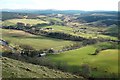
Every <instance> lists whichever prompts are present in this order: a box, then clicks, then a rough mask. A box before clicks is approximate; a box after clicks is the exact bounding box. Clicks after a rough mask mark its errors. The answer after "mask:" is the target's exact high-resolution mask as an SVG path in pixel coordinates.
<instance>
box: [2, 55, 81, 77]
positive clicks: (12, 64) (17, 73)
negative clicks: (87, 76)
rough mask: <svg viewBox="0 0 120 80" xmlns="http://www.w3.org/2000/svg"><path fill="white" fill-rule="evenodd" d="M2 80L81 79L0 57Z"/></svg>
mask: <svg viewBox="0 0 120 80" xmlns="http://www.w3.org/2000/svg"><path fill="white" fill-rule="evenodd" d="M2 77H3V78H11V77H12V78H75V77H77V78H81V79H82V77H80V76H76V75H73V74H70V73H66V72H62V71H59V70H54V69H49V68H47V67H44V66H38V65H34V64H30V63H26V62H21V61H18V60H14V59H10V58H7V57H2Z"/></svg>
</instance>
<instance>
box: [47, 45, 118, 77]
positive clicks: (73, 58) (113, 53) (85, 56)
mask: <svg viewBox="0 0 120 80" xmlns="http://www.w3.org/2000/svg"><path fill="white" fill-rule="evenodd" d="M96 48H97V47H96V45H95V46H94V45H91V46H86V47H83V48H80V49H76V50H71V51H66V52H63V53H61V54H57V55H49V56H48V58H50V59H51V60H53V61H55V62H64V63H66V64H68V66H69V68H70V69H69V68H68V69H69V70H70V71H72V68H74V67H73V66H79V67H77V68H75V69H76V70H77V71H79V70H80V66H81V65H84V64H87V65H89V66H90V67H91V69H93V70H92V71H91V76H94V77H100V76H102V77H103V76H107V77H108V76H109V77H113V76H114V77H115V76H116V75H117V73H118V50H117V49H108V50H104V51H101V52H100V53H99V54H98V55H89V54H91V53H94V52H95V49H96ZM94 68H97V70H94ZM73 71H74V70H73ZM73 71H72V72H73ZM113 73H114V75H113V76H110V75H112V74H113Z"/></svg>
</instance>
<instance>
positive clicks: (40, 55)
mask: <svg viewBox="0 0 120 80" xmlns="http://www.w3.org/2000/svg"><path fill="white" fill-rule="evenodd" d="M38 56H39V57H43V56H46V53H42V54H39V55H38Z"/></svg>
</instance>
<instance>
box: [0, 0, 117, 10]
mask: <svg viewBox="0 0 120 80" xmlns="http://www.w3.org/2000/svg"><path fill="white" fill-rule="evenodd" d="M118 2H119V0H0V9H57V10H85V11H93V10H107V11H117V10H118Z"/></svg>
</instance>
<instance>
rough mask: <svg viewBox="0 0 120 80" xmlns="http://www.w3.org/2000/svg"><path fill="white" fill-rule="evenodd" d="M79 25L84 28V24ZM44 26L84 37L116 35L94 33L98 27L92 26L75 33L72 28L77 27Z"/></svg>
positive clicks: (114, 38)
mask: <svg viewBox="0 0 120 80" xmlns="http://www.w3.org/2000/svg"><path fill="white" fill-rule="evenodd" d="M81 27H82V28H84V27H86V26H81ZM44 28H53V29H54V30H52V32H64V33H68V34H71V35H76V36H81V37H85V38H90V37H91V38H96V37H101V38H106V39H113V40H117V38H116V37H112V36H107V35H102V34H95V33H94V32H96V31H97V30H99V28H94V27H93V28H92V27H86V28H87V31H86V32H87V33H83V32H78V33H76V34H74V33H73V30H78V28H76V29H72V28H70V27H66V26H58V25H53V26H46V27H44ZM88 32H90V33H88Z"/></svg>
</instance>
